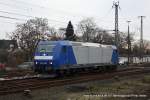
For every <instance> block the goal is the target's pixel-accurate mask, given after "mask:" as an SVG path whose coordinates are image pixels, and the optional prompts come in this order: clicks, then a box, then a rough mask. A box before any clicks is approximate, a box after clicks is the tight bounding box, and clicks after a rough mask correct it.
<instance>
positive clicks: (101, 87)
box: [0, 74, 150, 100]
mask: <svg viewBox="0 0 150 100" xmlns="http://www.w3.org/2000/svg"><path fill="white" fill-rule="evenodd" d="M117 96H120V97H117ZM148 98H149V100H150V74H146V75H136V76H132V77H123V78H122V77H119V76H115V77H114V79H110V80H103V81H92V82H86V83H80V84H73V85H66V86H59V87H51V88H45V89H39V90H31V91H30V92H29V93H23V92H22V93H17V94H10V95H4V96H0V100H148Z"/></svg>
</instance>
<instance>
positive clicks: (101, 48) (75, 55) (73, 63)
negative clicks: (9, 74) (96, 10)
mask: <svg viewBox="0 0 150 100" xmlns="http://www.w3.org/2000/svg"><path fill="white" fill-rule="evenodd" d="M117 64H118V52H117V48H116V46H113V45H102V44H98V43H88V42H73V41H40V42H39V43H38V46H37V48H36V52H35V56H34V69H35V71H38V72H41V71H42V72H43V71H52V72H55V71H66V70H79V69H98V70H108V69H109V70H114V69H116V66H117Z"/></svg>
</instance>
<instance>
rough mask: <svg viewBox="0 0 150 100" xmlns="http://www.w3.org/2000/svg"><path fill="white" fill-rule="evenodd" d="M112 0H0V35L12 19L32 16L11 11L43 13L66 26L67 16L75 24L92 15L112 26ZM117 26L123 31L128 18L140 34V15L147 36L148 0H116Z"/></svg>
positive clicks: (149, 22) (12, 26) (8, 29)
mask: <svg viewBox="0 0 150 100" xmlns="http://www.w3.org/2000/svg"><path fill="white" fill-rule="evenodd" d="M113 1H114V0H0V16H7V17H13V18H17V20H16V19H7V18H1V17H0V39H7V36H6V33H7V32H11V31H13V30H14V29H15V25H16V23H24V22H25V21H26V20H27V19H30V18H32V17H25V16H21V15H16V14H7V13H4V11H5V12H12V13H17V14H22V15H27V16H33V17H43V18H44V17H46V18H48V19H49V25H50V26H53V27H56V28H59V27H66V26H67V23H68V21H69V20H71V21H72V23H73V25H74V27H75V28H76V26H77V24H78V22H79V21H81V20H82V19H84V18H86V17H93V18H94V19H95V22H96V23H97V24H98V26H99V27H101V28H104V29H109V30H113V29H114V9H113V8H112V5H113ZM119 2H120V9H119V30H120V31H123V32H126V31H127V22H126V21H127V20H131V21H132V22H131V24H130V28H131V29H130V31H131V32H135V33H136V34H135V36H136V38H137V39H139V36H140V19H139V18H138V16H141V15H143V16H146V18H144V39H147V40H150V27H149V26H150V0H119Z"/></svg>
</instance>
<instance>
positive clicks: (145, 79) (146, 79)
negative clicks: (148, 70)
mask: <svg viewBox="0 0 150 100" xmlns="http://www.w3.org/2000/svg"><path fill="white" fill-rule="evenodd" d="M142 82H143V83H150V76H144V78H143V79H142Z"/></svg>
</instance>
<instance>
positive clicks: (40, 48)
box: [37, 44, 54, 52]
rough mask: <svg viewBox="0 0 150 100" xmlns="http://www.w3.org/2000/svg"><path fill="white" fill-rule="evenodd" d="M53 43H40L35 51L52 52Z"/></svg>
mask: <svg viewBox="0 0 150 100" xmlns="http://www.w3.org/2000/svg"><path fill="white" fill-rule="evenodd" d="M53 48H54V45H48V44H42V45H39V46H38V48H37V52H52V51H53Z"/></svg>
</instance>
